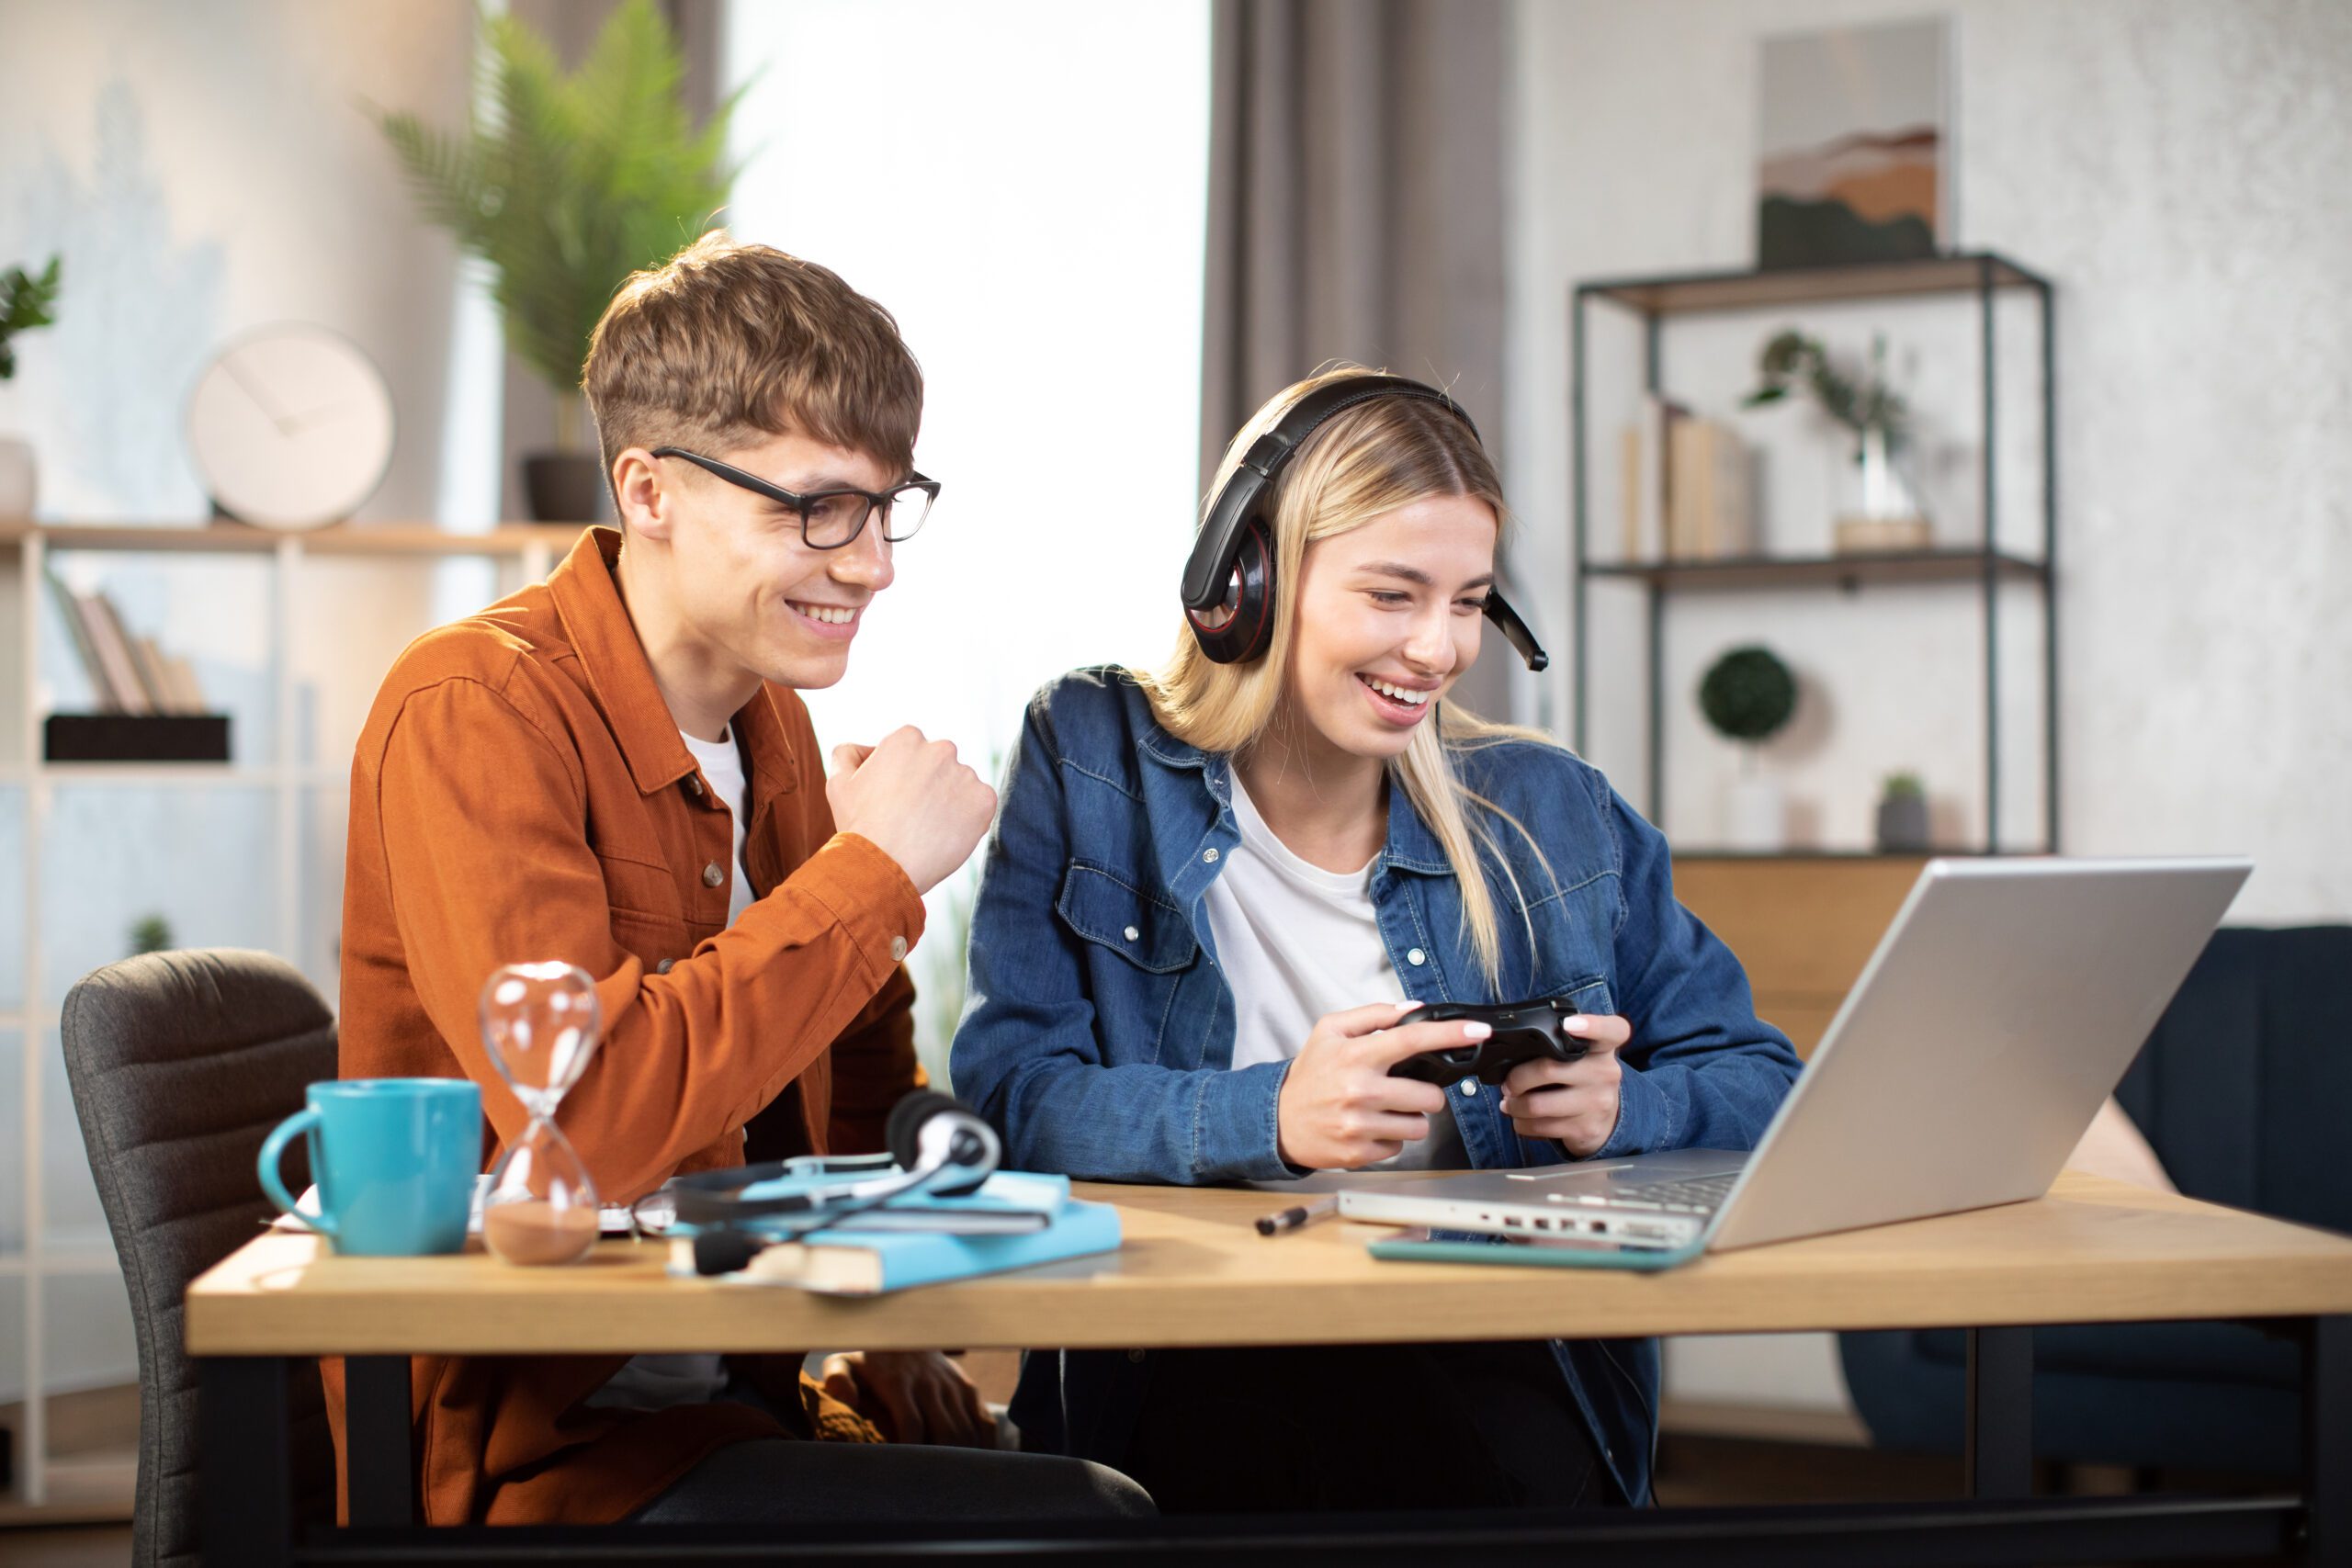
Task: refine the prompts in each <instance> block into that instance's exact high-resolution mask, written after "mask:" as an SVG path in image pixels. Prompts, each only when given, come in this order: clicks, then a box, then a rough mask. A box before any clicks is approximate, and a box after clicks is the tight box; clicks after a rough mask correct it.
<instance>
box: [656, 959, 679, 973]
mask: <svg viewBox="0 0 2352 1568" xmlns="http://www.w3.org/2000/svg"><path fill="white" fill-rule="evenodd" d="M675 963H677V960H676V959H674V958H665V959H663V960H662V962H661V963H659V964H655V965H654V966H653V972H654V973H655V974H656V975H667V974H668V973H669V972H670V966H671V965H672V964H675Z"/></svg>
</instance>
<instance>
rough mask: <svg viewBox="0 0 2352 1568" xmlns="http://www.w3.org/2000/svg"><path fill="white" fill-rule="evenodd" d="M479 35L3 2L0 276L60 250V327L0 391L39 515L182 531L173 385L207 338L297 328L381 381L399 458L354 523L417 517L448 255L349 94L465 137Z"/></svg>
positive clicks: (183, 393)
mask: <svg viewBox="0 0 2352 1568" xmlns="http://www.w3.org/2000/svg"><path fill="white" fill-rule="evenodd" d="M472 17H473V11H472V7H471V6H468V5H465V4H462V3H460V0H424V3H417V4H400V5H396V4H392V3H390V0H375V3H371V4H366V5H338V6H316V5H308V4H303V3H301V0H268V3H255V4H239V5H233V6H185V5H179V4H174V3H172V0H94V3H89V4H78V5H73V6H54V5H47V4H42V3H40V0H0V37H5V39H6V48H5V49H0V147H5V148H6V156H5V158H0V265H9V264H13V263H16V262H19V261H26V260H34V259H38V258H42V257H46V256H47V255H48V254H50V253H51V251H54V250H62V252H64V254H65V277H64V290H63V297H62V300H61V302H60V307H59V312H58V324H57V325H56V326H55V327H53V328H51V329H49V330H47V331H44V332H40V333H32V334H29V335H28V336H26V337H23V338H21V339H19V340H18V347H19V355H18V359H19V363H18V367H17V377H16V379H15V380H14V381H13V382H9V383H6V384H0V429H6V430H8V431H10V432H11V433H13V434H19V435H24V436H27V437H28V438H29V439H31V440H32V442H33V443H34V445H35V446H36V447H38V448H39V449H40V455H41V459H42V463H41V467H42V485H41V488H42V504H41V508H40V510H41V512H42V513H43V514H44V515H48V516H54V517H68V518H76V519H84V518H103V519H107V520H112V521H124V520H133V519H136V520H171V521H178V520H182V519H193V518H197V517H200V516H201V515H202V514H203V512H204V498H203V495H202V492H201V491H200V490H199V488H198V483H197V479H196V476H195V473H194V471H193V469H192V468H190V467H189V465H188V462H187V456H186V450H185V446H184V444H183V442H182V440H181V436H180V420H181V411H182V407H183V404H184V402H185V400H186V397H187V389H188V388H189V387H190V386H191V385H192V383H193V382H194V380H195V378H196V376H197V374H198V371H199V370H200V369H201V367H202V366H203V364H204V361H205V359H206V358H207V357H208V356H209V355H210V353H211V352H212V351H213V349H215V348H216V347H217V346H218V345H219V344H220V342H221V341H222V340H223V339H224V338H227V337H229V336H231V335H232V334H234V333H238V332H241V331H243V330H244V329H246V328H249V327H254V326H258V325H261V324H264V323H266V322H271V321H289V320H291V321H318V322H322V323H323V324H325V325H327V326H331V327H334V328H336V329H337V330H339V331H341V332H343V333H346V334H348V335H349V336H351V337H352V338H353V339H354V340H356V342H357V343H358V344H359V345H360V346H361V347H362V348H364V349H366V350H367V351H368V354H369V355H371V356H372V357H373V358H374V359H375V360H376V362H377V364H378V365H379V366H381V367H383V369H384V372H385V374H386V376H387V377H388V378H390V381H391V384H392V392H393V402H394V406H395V409H396V411H397V414H398V418H399V423H400V441H399V446H398V448H397V450H396V451H395V453H394V456H393V459H392V468H391V471H390V474H389V475H388V476H387V477H386V479H385V481H384V486H383V488H382V490H380V491H379V492H378V493H377V495H376V497H375V499H374V500H373V501H372V502H370V503H369V504H368V506H367V507H366V508H365V509H364V510H363V511H362V512H361V513H360V515H361V517H362V518H363V519H365V518H377V517H393V518H408V519H415V518H421V517H429V516H431V515H432V514H433V505H434V498H435V481H436V479H437V472H438V460H437V452H438V449H439V445H440V440H441V434H442V432H441V408H442V400H443V386H442V379H443V377H442V372H443V367H444V364H445V361H446V356H447V342H448V335H449V333H448V323H449V315H450V302H451V299H452V295H453V292H454V290H453V277H454V272H453V268H454V265H455V257H454V252H453V250H452V247H451V246H450V244H449V243H448V241H447V238H446V237H445V236H443V235H442V234H441V233H440V232H439V231H435V230H429V229H426V228H425V227H424V226H423V225H422V224H420V223H418V222H416V221H415V220H414V219H413V209H412V208H411V205H410V202H409V199H408V195H407V192H406V189H405V188H404V186H402V184H401V177H400V173H399V169H398V167H397V165H396V164H394V162H393V160H392V157H391V154H390V150H389V149H388V148H387V147H386V146H385V145H384V141H383V138H382V136H381V135H380V134H379V132H378V131H377V130H376V129H375V127H374V126H373V125H372V124H370V123H369V121H368V118H367V116H366V115H365V114H363V113H362V112H361V111H362V103H361V100H363V99H365V100H367V101H368V102H372V103H375V104H378V105H381V106H383V107H394V108H408V109H414V110H416V111H418V112H420V113H423V114H425V115H427V116H428V117H430V118H434V119H435V120H436V121H438V122H440V123H444V124H456V123H458V121H459V120H460V119H461V118H462V117H463V115H464V113H465V108H466V93H467V83H468V78H469V59H470V51H471V40H472Z"/></svg>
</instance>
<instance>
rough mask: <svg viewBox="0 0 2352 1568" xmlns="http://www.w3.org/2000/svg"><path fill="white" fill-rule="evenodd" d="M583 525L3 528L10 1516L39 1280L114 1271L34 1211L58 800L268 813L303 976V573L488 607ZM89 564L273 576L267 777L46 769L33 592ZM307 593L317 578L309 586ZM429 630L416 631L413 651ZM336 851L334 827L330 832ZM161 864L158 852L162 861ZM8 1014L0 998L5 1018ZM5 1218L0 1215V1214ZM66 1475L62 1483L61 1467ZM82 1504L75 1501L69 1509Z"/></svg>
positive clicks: (340, 780)
mask: <svg viewBox="0 0 2352 1568" xmlns="http://www.w3.org/2000/svg"><path fill="white" fill-rule="evenodd" d="M582 526H584V525H572V524H504V525H499V526H497V527H495V528H492V529H491V530H489V531H487V532H483V533H478V534H459V533H452V532H448V531H446V530H443V529H441V528H438V527H435V526H434V525H430V524H379V525H353V524H346V525H338V526H335V527H333V528H327V529H322V530H320V531H317V532H313V533H308V534H276V533H269V532H266V531H264V530H261V529H257V528H251V527H247V526H245V525H241V524H208V525H190V526H185V527H168V526H157V525H131V524H96V525H37V524H24V523H0V615H5V614H6V613H8V612H9V611H10V610H13V613H14V615H15V617H16V623H15V626H14V627H13V631H14V634H15V635H14V636H6V635H0V792H7V793H10V794H14V795H17V796H18V797H19V799H20V802H21V805H20V813H21V832H22V838H23V843H24V846H25V852H24V854H23V857H22V866H21V868H20V874H21V876H22V880H23V886H22V888H21V890H20V891H21V901H22V914H23V937H22V965H23V969H22V974H23V979H22V983H21V986H20V987H19V989H20V993H21V994H20V995H19V996H17V998H14V999H13V1005H0V1037H4V1036H6V1035H8V1034H11V1033H13V1034H14V1035H15V1036H16V1037H17V1042H18V1043H19V1047H20V1050H21V1056H22V1061H21V1067H22V1073H21V1080H20V1084H19V1086H18V1087H17V1097H18V1098H19V1099H20V1100H21V1106H22V1111H21V1113H22V1116H23V1126H22V1134H23V1135H22V1140H21V1144H22V1146H21V1148H20V1149H19V1150H18V1151H17V1158H16V1160H15V1161H14V1164H15V1167H16V1169H15V1171H14V1172H13V1173H11V1172H5V1171H0V1190H4V1189H5V1185H6V1183H8V1182H9V1181H10V1180H11V1179H14V1181H15V1182H16V1184H17V1187H18V1190H19V1195H20V1197H21V1201H22V1207H23V1212H22V1227H23V1234H24V1245H23V1247H21V1249H19V1250H15V1251H10V1250H6V1249H5V1248H0V1301H5V1299H6V1297H5V1294H4V1293H5V1292H17V1294H18V1299H19V1300H20V1301H21V1303H22V1308H23V1311H22V1318H21V1321H22V1323H23V1325H24V1328H23V1345H22V1354H23V1383H24V1399H23V1404H22V1411H23V1416H22V1419H21V1421H20V1423H19V1425H18V1429H17V1486H16V1488H15V1495H14V1506H13V1507H12V1508H10V1509H9V1510H8V1511H10V1512H13V1513H17V1514H21V1513H23V1512H24V1511H26V1510H38V1509H39V1508H40V1507H41V1506H43V1505H44V1504H45V1503H47V1502H49V1501H50V1500H51V1479H52V1472H56V1473H63V1471H62V1470H59V1469H58V1467H56V1466H54V1465H52V1463H51V1455H50V1453H49V1441H48V1429H47V1419H46V1411H45V1407H46V1400H47V1397H48V1394H49V1392H50V1389H49V1384H48V1381H47V1376H46V1373H47V1355H46V1349H47V1344H48V1340H47V1334H46V1330H47V1328H48V1325H47V1322H46V1304H45V1294H46V1292H45V1286H46V1285H47V1283H48V1282H49V1281H50V1280H63V1279H76V1278H83V1279H86V1278H103V1277H105V1276H107V1275H110V1274H113V1273H115V1272H116V1271H117V1269H119V1264H118V1262H117V1260H116V1258H115V1255H114V1252H113V1249H112V1247H109V1246H107V1245H106V1244H105V1243H104V1242H103V1241H101V1242H98V1243H97V1244H96V1245H91V1244H87V1243H76V1242H73V1241H70V1240H52V1238H51V1236H50V1235H49V1234H48V1233H49V1230H50V1225H49V1221H48V1212H47V1209H48V1206H47V1204H46V1202H45V1187H46V1181H45V1169H44V1168H45V1167H46V1166H47V1165H48V1164H49V1163H50V1162H51V1159H52V1158H53V1157H54V1156H53V1152H52V1151H51V1149H50V1148H49V1147H48V1146H47V1145H48V1138H47V1136H46V1135H45V1134H48V1133H50V1132H51V1131H52V1129H49V1128H46V1127H45V1126H44V1121H43V1119H44V1107H45V1103H46V1100H47V1099H48V1097H50V1096H51V1095H53V1094H54V1093H55V1092H56V1086H54V1085H52V1084H51V1083H50V1082H49V1079H50V1078H51V1076H52V1075H53V1074H54V1073H57V1072H61V1071H62V1065H61V1064H57V1063H52V1062H51V1060H50V1059H49V1057H50V1054H51V1045H50V1035H51V1032H52V1031H53V1030H54V1029H55V1028H56V1027H57V1022H58V1010H59V1008H60V1006H61V1004H62V997H59V996H51V995H49V994H48V991H49V989H50V987H47V986H46V985H45V984H44V981H43V975H42V970H43V959H44V949H43V928H44V925H45V920H44V914H45V912H46V911H47V909H48V908H50V901H49V900H47V899H46V898H45V893H44V889H45V888H46V887H48V886H50V885H51V882H52V880H53V875H52V872H53V868H51V867H48V866H45V865H44V861H45V860H46V859H47V858H48V853H49V852H50V849H51V844H50V840H49V836H48V834H47V832H46V831H45V829H48V827H49V826H50V824H51V820H52V818H54V817H55V815H56V812H57V805H58V803H57V792H58V791H60V790H61V789H62V790H73V791H81V790H86V789H92V788H104V789H124V790H137V791H145V792H159V793H165V794H168V793H172V792H182V791H185V792H208V791H242V792H247V793H250V794H252V795H258V796H261V797H263V798H265V799H266V802H267V811H268V820H269V830H270V833H271V835H272V837H273V841H274V845H275V853H274V855H273V857H272V858H273V860H274V863H275V864H274V877H273V878H272V884H271V886H272V908H273V909H274V919H272V921H271V922H270V924H271V927H272V930H273V931H274V934H275V940H274V941H271V942H266V943H263V944H262V945H268V946H270V947H272V948H273V949H274V950H275V951H277V952H278V953H281V954H283V955H285V956H286V957H287V958H288V960H289V961H290V962H293V963H295V964H298V966H299V965H300V964H301V962H302V958H301V953H302V948H303V930H304V922H303V911H302V885H301V878H302V871H303V857H302V853H301V849H302V845H301V842H300V834H301V829H302V826H303V818H304V807H305V804H306V801H307V800H308V799H309V798H311V797H312V796H313V795H320V794H323V793H324V792H327V791H331V790H334V789H338V788H340V787H342V786H343V785H344V784H345V783H346V781H347V779H348V776H349V768H348V760H347V758H328V757H321V756H309V757H306V756H303V755H301V754H300V749H301V747H302V744H303V737H302V736H301V735H300V734H299V733H298V727H297V725H296V724H295V723H294V722H293V715H294V713H295V710H296V699H297V689H298V684H299V682H300V680H301V677H302V676H303V675H304V674H305V673H306V671H303V670H300V669H298V668H297V667H296V657H295V656H296V652H297V642H298V639H297V637H296V636H295V605H296V604H298V603H299V602H300V600H301V596H302V595H303V594H304V593H305V592H307V591H308V590H309V589H310V588H311V587H314V586H319V587H322V586H324V584H321V583H315V582H313V583H306V581H305V573H306V569H310V568H312V567H314V566H317V565H325V564H333V565H336V566H341V565H345V564H355V563H356V564H361V565H365V564H366V563H368V562H369V561H377V562H381V563H384V564H387V565H390V564H393V563H402V564H406V565H410V566H429V565H431V564H433V563H435V562H438V561H443V560H451V559H462V558H476V559H486V560H489V561H492V562H493V563H494V564H495V566H496V568H497V570H498V572H499V574H500V577H501V579H502V582H501V585H500V587H499V589H498V592H507V591H509V590H510V589H511V588H512V587H514V586H516V585H519V584H520V583H523V582H527V581H534V580H537V579H539V578H544V577H545V576H546V575H547V573H548V570H550V569H551V568H552V566H553V565H554V563H555V560H556V559H557V558H558V557H559V556H560V554H561V553H562V552H564V551H566V550H568V549H569V548H570V547H571V545H572V544H573V543H574V541H576V540H577V538H578V536H579V533H580V529H581V528H582ZM84 552H109V553H114V554H117V555H121V556H126V557H131V556H136V557H157V556H161V557H175V556H195V555H212V556H225V557H232V558H245V559H248V560H251V561H253V562H254V564H255V566H257V567H258V568H260V569H263V570H267V571H268V572H269V573H270V588H269V593H268V604H269V616H270V626H269V628H268V647H269V649H270V658H271V660H272V665H273V669H272V671H271V675H272V679H271V681H270V689H271V692H272V694H273V695H272V699H271V700H272V702H273V703H274V705H275V708H274V722H273V723H272V725H271V727H270V728H271V738H270V753H271V754H270V756H269V758H268V760H267V761H232V762H226V763H203V762H170V763H106V762H74V763H50V762H45V761H42V760H41V729H40V726H41V719H42V717H43V715H42V713H41V712H40V706H41V705H40V701H39V700H38V696H37V694H38V693H39V692H40V686H41V668H42V666H41V651H42V637H41V635H40V628H41V626H42V619H43V616H44V615H49V614H50V613H51V610H50V606H49V602H48V599H47V596H46V592H45V590H44V587H43V577H44V573H45V572H46V571H47V570H48V569H49V568H50V566H51V561H52V558H56V557H60V556H63V555H78V554H81V553H84ZM320 575H321V574H320V573H317V572H315V571H312V572H311V577H312V578H317V577H319V576H320ZM425 629H426V627H425V626H424V625H417V626H413V628H411V629H410V635H413V634H414V633H418V632H422V631H424V630H425ZM342 673H343V675H344V677H345V680H347V681H351V682H366V683H367V684H368V689H369V690H370V691H372V690H373V682H374V681H375V680H376V679H377V678H379V677H380V676H381V674H382V671H381V670H380V669H371V670H368V671H344V672H342ZM334 829H335V836H336V837H337V838H338V839H339V837H340V824H339V823H337V824H335V825H334ZM156 852H157V853H159V854H166V853H169V847H168V846H157V848H156ZM184 937H185V940H186V941H187V942H188V944H190V945H205V944H208V943H207V939H206V937H205V935H204V933H203V932H202V931H189V932H187V933H184ZM7 1000H8V999H7V998H0V1003H6V1001H7ZM4 1210H5V1202H0V1211H4ZM7 1351H8V1347H7V1346H6V1345H5V1344H0V1366H5V1365H6V1362H7ZM65 1468H66V1469H71V1468H73V1467H71V1466H68V1467H65ZM77 1501H78V1499H77Z"/></svg>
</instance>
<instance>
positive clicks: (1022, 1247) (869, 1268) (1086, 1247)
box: [670, 1199, 1119, 1296]
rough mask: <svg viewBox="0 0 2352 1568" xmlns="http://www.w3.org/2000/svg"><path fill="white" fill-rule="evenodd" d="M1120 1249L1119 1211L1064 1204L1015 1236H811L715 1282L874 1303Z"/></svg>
mask: <svg viewBox="0 0 2352 1568" xmlns="http://www.w3.org/2000/svg"><path fill="white" fill-rule="evenodd" d="M1118 1246H1119V1212H1118V1210H1116V1209H1114V1208H1113V1207H1112V1206H1111V1205H1110V1204H1108V1203H1089V1202H1086V1201H1082V1200H1080V1199H1070V1200H1069V1201H1066V1202H1064V1203H1063V1205H1062V1208H1061V1212H1060V1213H1058V1214H1057V1215H1056V1216H1055V1217H1054V1221H1053V1223H1052V1224H1049V1225H1047V1226H1046V1228H1045V1229H1044V1230H1037V1231H1025V1232H1021V1233H1017V1234H1013V1235H953V1234H950V1233H946V1232H938V1231H932V1232H922V1231H868V1230H859V1229H857V1228H855V1227H854V1226H850V1227H845V1228H843V1229H841V1230H823V1231H811V1232H810V1233H809V1235H805V1236H803V1237H801V1238H800V1239H799V1240H797V1241H786V1242H778V1243H776V1244H775V1245H774V1246H771V1247H765V1248H763V1249H762V1250H761V1251H760V1252H759V1253H758V1254H757V1255H755V1256H754V1257H753V1258H752V1261H751V1262H750V1263H749V1264H747V1265H746V1266H745V1267H743V1268H742V1269H739V1270H737V1271H736V1272H735V1273H732V1274H725V1275H721V1276H719V1278H720V1279H722V1280H725V1281H727V1282H728V1283H730V1284H746V1285H789V1286H792V1287H794V1288H796V1289H798V1290H803V1291H811V1292H816V1293H818V1294H820V1295H829V1296H874V1295H880V1294H882V1293H883V1292H888V1291H900V1290H904V1289H906V1288H907V1287H908V1286H910V1285H935V1284H938V1283H939V1282H941V1281H942V1280H965V1279H969V1278H971V1277H972V1276H973V1275H976V1274H1001V1273H1002V1272H1004V1271H1005V1270H1006V1269H1026V1268H1028V1267H1030V1266H1031V1265H1032V1264H1037V1263H1055V1262H1058V1261H1060V1260H1061V1259H1062V1258H1084V1257H1086V1256H1088V1255H1089V1254H1091V1253H1097V1252H1115V1251H1116V1250H1118ZM694 1271H695V1262H694V1243H693V1242H692V1241H691V1240H688V1239H684V1238H678V1239H674V1240H673V1241H672V1242H671V1244H670V1272H671V1273H673V1274H684V1275H691V1274H693V1273H694Z"/></svg>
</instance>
